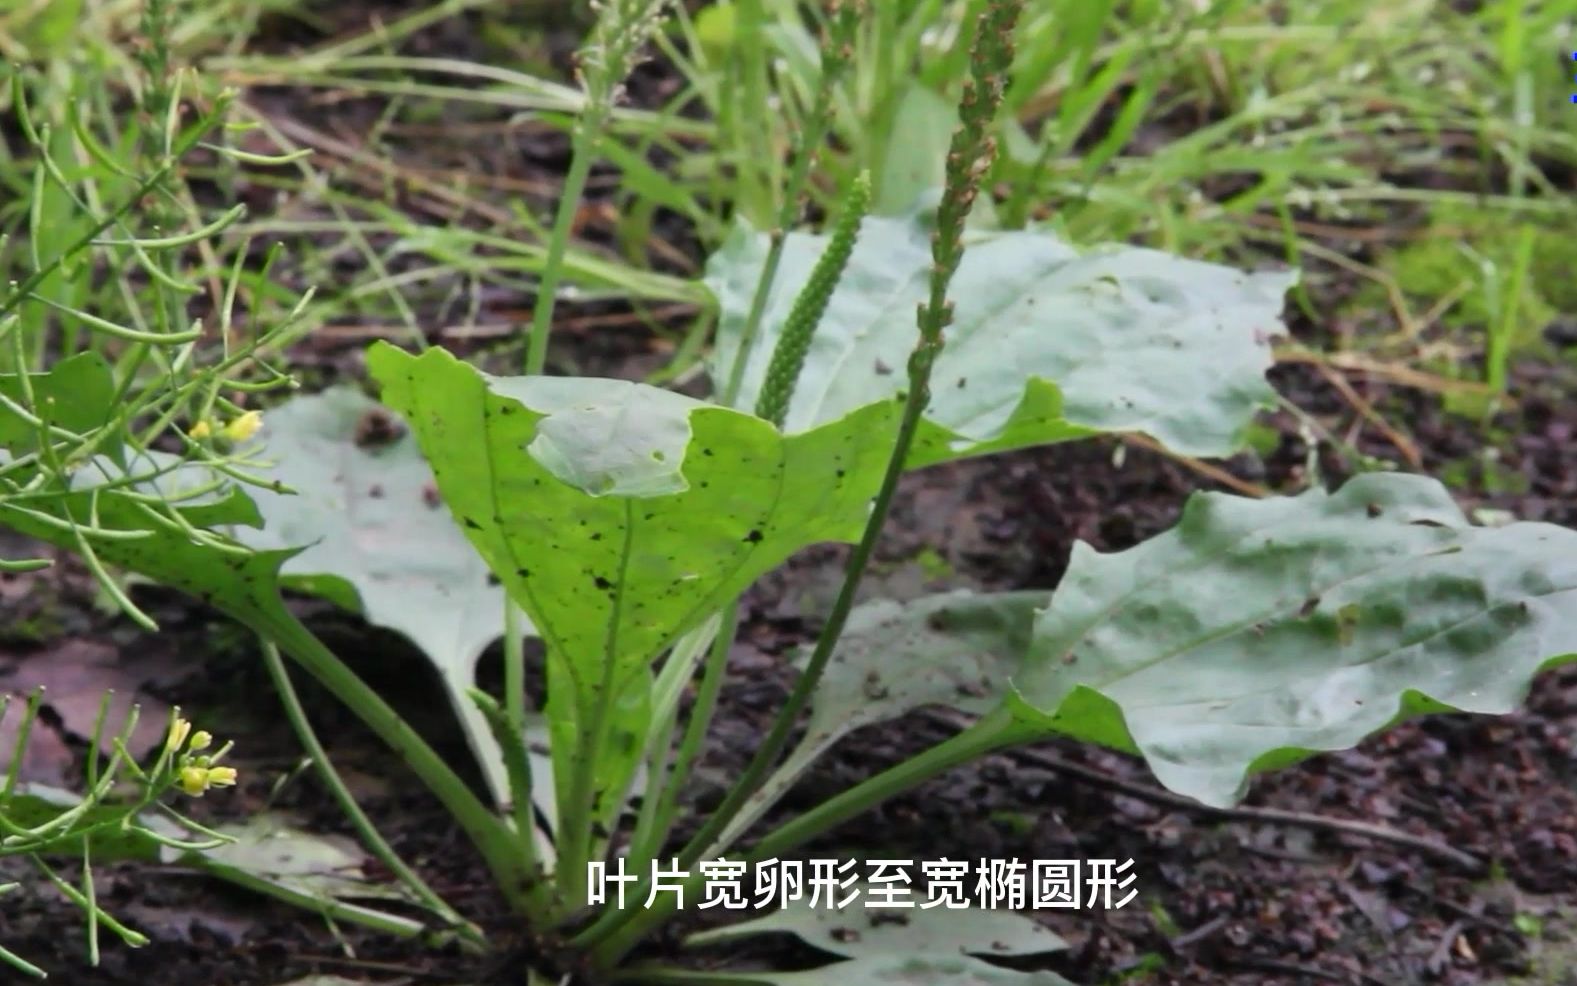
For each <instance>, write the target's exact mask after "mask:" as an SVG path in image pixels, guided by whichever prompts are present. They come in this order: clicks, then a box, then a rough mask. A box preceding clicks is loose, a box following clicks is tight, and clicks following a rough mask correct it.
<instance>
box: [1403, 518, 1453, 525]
mask: <svg viewBox="0 0 1577 986" xmlns="http://www.w3.org/2000/svg"><path fill="white" fill-rule="evenodd" d="M1408 523H1409V524H1412V525H1413V526H1415V527H1445V526H1446V525H1444V524H1442V523H1440V521H1438V520H1430V519H1429V518H1428V517H1420V518H1418V519H1417V520H1410V521H1408Z"/></svg>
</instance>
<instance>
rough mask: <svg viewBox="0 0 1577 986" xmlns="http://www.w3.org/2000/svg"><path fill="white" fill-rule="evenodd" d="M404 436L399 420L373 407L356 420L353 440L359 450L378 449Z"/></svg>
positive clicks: (402, 426) (379, 408)
mask: <svg viewBox="0 0 1577 986" xmlns="http://www.w3.org/2000/svg"><path fill="white" fill-rule="evenodd" d="M404 434H405V426H404V425H403V424H401V423H400V421H399V419H397V418H396V417H395V416H394V415H392V414H390V413H389V412H388V411H385V410H384V409H383V408H381V407H374V408H370V409H368V411H367V413H365V414H363V415H362V416H361V417H360V418H358V419H357V420H356V432H355V438H354V440H355V442H356V445H357V446H358V447H359V448H378V447H380V446H383V445H388V444H389V443H391V442H394V441H398V440H399V439H400V438H401V437H402V436H403V435H404Z"/></svg>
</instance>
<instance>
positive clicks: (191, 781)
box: [176, 762, 236, 798]
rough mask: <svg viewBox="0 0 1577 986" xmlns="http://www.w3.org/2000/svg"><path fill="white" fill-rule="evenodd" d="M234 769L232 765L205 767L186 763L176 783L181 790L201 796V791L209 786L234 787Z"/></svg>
mask: <svg viewBox="0 0 1577 986" xmlns="http://www.w3.org/2000/svg"><path fill="white" fill-rule="evenodd" d="M235 781H236V770H235V768H234V767H205V766H203V765H202V764H200V763H196V762H193V763H188V764H187V765H186V766H184V767H182V768H181V772H180V774H179V776H178V777H177V778H176V783H178V784H180V785H181V790H183V791H185V792H186V793H187V794H190V795H191V796H192V797H194V798H200V797H202V796H203V792H205V791H207V790H208V789H209V788H211V787H234V786H235Z"/></svg>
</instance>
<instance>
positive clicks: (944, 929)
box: [689, 885, 1068, 959]
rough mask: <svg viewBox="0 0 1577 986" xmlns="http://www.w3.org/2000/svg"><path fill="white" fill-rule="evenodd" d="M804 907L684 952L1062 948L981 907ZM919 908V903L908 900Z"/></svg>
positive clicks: (697, 939) (1051, 937)
mask: <svg viewBox="0 0 1577 986" xmlns="http://www.w3.org/2000/svg"><path fill="white" fill-rule="evenodd" d="M859 889H860V890H861V893H862V896H861V898H860V899H859V900H857V901H856V902H855V904H854V905H853V906H851V907H846V908H832V907H812V906H810V903H809V901H808V900H805V899H803V898H802V899H800V900H796V901H792V902H790V903H789V905H788V906H786V907H782V908H779V909H778V910H776V911H773V912H772V913H771V914H768V915H766V916H765V917H760V918H756V919H754V920H751V921H745V922H742V923H740V924H735V925H729V926H728V927H725V928H718V929H716V930H713V931H707V932H702V933H701V934H697V935H693V936H691V938H690V939H689V943H690V944H691V945H709V944H715V943H717V942H722V941H733V940H735V939H738V938H744V937H749V936H752V935H764V934H771V933H775V932H782V933H785V934H791V935H794V936H795V937H797V938H799V939H800V940H801V941H803V942H805V943H806V944H807V945H811V946H814V947H815V948H819V949H821V950H822V951H824V952H830V953H832V954H833V955H841V956H843V957H844V958H850V959H862V958H864V959H875V958H880V957H892V956H910V955H934V956H941V955H998V956H1000V955H1035V954H1037V953H1041V952H1055V951H1060V950H1062V949H1064V948H1067V947H1068V945H1067V942H1065V941H1063V940H1062V939H1061V938H1060V937H1058V936H1057V935H1056V934H1054V933H1053V932H1052V931H1051V929H1049V928H1047V927H1046V926H1045V925H1043V924H1040V923H1039V922H1037V921H1035V920H1033V919H1031V918H1028V917H1025V916H1024V915H1022V914H1018V913H1016V912H1014V911H1001V910H990V909H988V908H982V907H964V908H944V907H933V908H920V907H918V906H917V907H912V908H904V909H900V910H892V909H887V908H872V907H866V906H863V905H864V903H865V901H864V896H863V895H864V893H867V892H869V890H870V887H869V886H865V885H862V886H861V887H860V888H859ZM909 899H910V900H916V901H918V900H923V897H910V898H909Z"/></svg>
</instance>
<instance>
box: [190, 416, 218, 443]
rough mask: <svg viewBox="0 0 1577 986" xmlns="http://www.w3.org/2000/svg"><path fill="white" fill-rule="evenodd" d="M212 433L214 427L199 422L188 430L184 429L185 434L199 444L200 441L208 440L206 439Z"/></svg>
mask: <svg viewBox="0 0 1577 986" xmlns="http://www.w3.org/2000/svg"><path fill="white" fill-rule="evenodd" d="M213 433H214V426H213V425H211V424H209V423H208V422H206V421H199V422H197V423H196V424H194V425H192V426H191V427H190V428H188V429H186V434H187V435H189V436H190V437H191V438H193V439H195V440H196V441H199V442H200V441H202V440H203V439H205V438H208V437H210V436H212V435H213Z"/></svg>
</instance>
